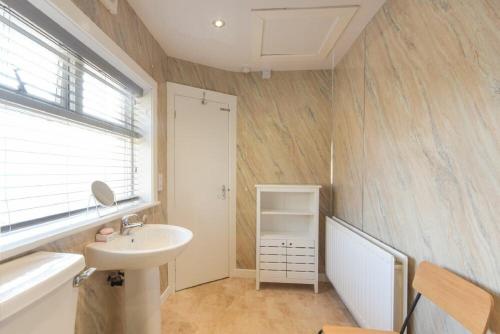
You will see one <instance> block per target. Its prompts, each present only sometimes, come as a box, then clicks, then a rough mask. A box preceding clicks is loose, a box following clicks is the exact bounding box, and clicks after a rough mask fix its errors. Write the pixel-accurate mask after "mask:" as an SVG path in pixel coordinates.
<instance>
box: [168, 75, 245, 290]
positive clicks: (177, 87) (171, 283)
mask: <svg viewBox="0 0 500 334" xmlns="http://www.w3.org/2000/svg"><path fill="white" fill-rule="evenodd" d="M165 90H166V92H165V93H166V96H167V224H170V223H171V221H172V219H173V218H172V212H173V208H174V189H175V184H174V180H175V174H174V166H175V163H174V159H175V156H174V148H175V136H174V133H175V121H174V118H175V103H174V100H175V96H176V95H181V96H186V97H191V98H197V99H200V100H201V99H203V98H205V99H206V100H209V101H215V102H219V103H227V104H228V106H229V110H230V112H229V134H228V135H229V152H228V153H229V161H228V164H229V166H228V171H229V184H228V188H229V192H228V194H229V244H228V252H229V268H228V273H229V277H231V276H233V275H234V273H235V271H236V126H237V125H236V124H237V123H236V109H237V97H236V96H234V95H228V94H223V93H219V92H215V91H211V90H207V89H201V88H196V87H191V86H186V85H181V84H177V83H173V82H167V84H166V88H165ZM160 154H161V152H160ZM188 247H189V246H188ZM168 288H169V290H170V291H171V293H175V291H176V288H175V260H174V261H172V262H170V263H169V264H168Z"/></svg>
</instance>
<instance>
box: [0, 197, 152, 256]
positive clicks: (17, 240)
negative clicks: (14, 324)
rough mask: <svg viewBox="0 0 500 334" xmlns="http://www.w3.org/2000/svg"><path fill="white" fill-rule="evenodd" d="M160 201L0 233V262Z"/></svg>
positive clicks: (144, 208)
mask: <svg viewBox="0 0 500 334" xmlns="http://www.w3.org/2000/svg"><path fill="white" fill-rule="evenodd" d="M159 204H160V202H152V203H134V204H131V205H130V206H127V207H124V208H122V209H120V210H118V211H116V212H113V213H110V214H107V215H104V216H101V217H99V216H98V215H97V212H92V213H89V214H88V215H87V214H82V215H77V216H75V217H72V218H66V219H61V220H58V221H55V222H53V223H48V224H43V225H40V226H36V227H32V228H27V229H24V230H19V231H14V232H8V233H4V234H2V235H0V262H1V261H4V260H6V259H8V258H11V257H13V256H16V255H18V254H21V253H24V252H27V251H30V250H32V249H35V248H37V247H40V246H42V245H45V244H47V243H49V242H52V241H55V240H57V239H61V238H64V237H67V236H70V235H73V234H76V233H79V232H82V231H85V230H87V229H90V228H92V227H96V226H99V225H103V224H106V223H109V222H112V221H114V220H117V219H120V218H121V217H123V216H124V215H127V214H131V213H135V212H139V211H143V210H146V209H149V208H152V207H155V206H157V205H159Z"/></svg>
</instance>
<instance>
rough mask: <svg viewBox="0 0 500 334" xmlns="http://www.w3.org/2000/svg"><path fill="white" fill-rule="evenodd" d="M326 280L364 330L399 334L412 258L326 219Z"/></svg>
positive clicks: (350, 228)
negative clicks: (409, 260)
mask: <svg viewBox="0 0 500 334" xmlns="http://www.w3.org/2000/svg"><path fill="white" fill-rule="evenodd" d="M326 276H327V277H328V279H329V280H330V282H331V283H332V284H333V286H334V288H335V290H336V291H337V293H338V294H339V296H340V298H341V299H342V300H343V302H344V303H345V305H346V306H347V308H348V309H349V311H350V312H351V314H352V315H353V317H354V319H355V320H356V322H357V323H358V325H360V326H361V327H363V328H372V329H380V330H395V331H399V329H400V327H401V324H402V323H403V320H404V317H405V316H406V305H407V282H408V258H407V257H406V256H405V255H404V254H402V253H400V252H398V251H396V250H395V249H393V248H390V247H389V246H387V245H385V244H383V243H382V242H380V241H378V240H376V239H374V238H372V237H370V236H369V235H367V234H366V233H364V232H362V231H360V230H358V229H356V228H355V227H353V226H351V225H349V224H347V223H345V222H343V221H341V220H340V219H337V218H329V217H327V219H326Z"/></svg>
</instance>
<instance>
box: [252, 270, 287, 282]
mask: <svg viewBox="0 0 500 334" xmlns="http://www.w3.org/2000/svg"><path fill="white" fill-rule="evenodd" d="M259 276H260V280H261V281H267V280H272V281H274V280H277V279H286V271H284V270H260V273H259Z"/></svg>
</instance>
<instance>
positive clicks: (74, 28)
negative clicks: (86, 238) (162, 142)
mask: <svg viewBox="0 0 500 334" xmlns="http://www.w3.org/2000/svg"><path fill="white" fill-rule="evenodd" d="M29 2H30V3H31V4H32V5H34V6H35V7H36V8H38V9H39V10H41V11H42V12H43V13H44V14H45V15H47V16H48V17H49V18H51V19H52V20H53V21H55V22H56V23H57V24H59V25H60V26H61V27H62V28H64V29H65V30H66V31H67V32H69V33H70V34H71V35H73V36H74V37H75V38H77V39H78V40H79V41H81V42H82V43H85V45H88V46H89V47H90V48H91V49H92V51H94V52H95V53H96V54H98V55H99V56H101V57H102V58H103V59H105V60H106V61H108V62H109V63H110V64H111V65H113V66H114V67H115V68H116V69H117V70H119V71H121V72H122V73H123V74H125V75H126V76H128V77H129V78H130V79H131V80H133V81H134V83H136V84H137V85H138V86H140V87H141V88H142V89H143V92H144V93H143V97H142V98H141V104H142V105H143V107H144V108H145V109H146V115H147V116H148V117H147V119H146V120H145V122H144V128H141V131H143V132H144V133H142V132H141V135H142V136H141V140H142V141H143V145H144V148H145V149H144V150H143V151H144V152H142V154H141V156H140V158H141V159H143V161H144V168H142V169H143V171H142V173H143V175H141V177H142V178H144V180H145V182H144V189H142V190H141V192H140V193H138V195H139V196H140V198H141V201H140V202H139V203H133V204H130V205H123V206H122V208H120V209H118V210H117V211H115V212H113V213H111V214H108V215H105V216H102V217H98V216H96V215H85V214H84V215H76V216H74V217H71V218H66V219H61V220H56V221H53V222H50V223H47V224H42V225H39V226H34V227H32V228H27V229H24V230H17V231H12V232H8V233H4V234H0V261H3V260H5V259H7V258H10V257H12V256H16V255H18V254H20V253H22V252H26V251H29V250H32V249H34V248H36V247H39V246H41V245H43V244H46V243H48V242H51V241H54V240H57V239H60V238H62V237H66V236H69V235H72V234H75V233H80V232H82V231H84V230H87V229H89V228H93V227H96V226H99V225H103V224H105V223H108V222H111V221H114V220H116V219H119V218H120V217H122V216H123V215H125V214H129V213H135V212H139V211H142V210H145V209H148V208H151V207H154V206H157V205H159V204H160V203H159V202H158V200H157V190H156V179H157V160H156V152H157V150H156V146H157V143H156V138H157V136H156V131H157V130H156V121H157V105H158V85H157V82H156V81H155V80H154V79H153V78H152V77H151V76H150V75H149V74H148V73H147V72H146V71H144V70H143V69H142V68H141V67H140V66H139V65H138V64H137V63H136V62H135V61H134V60H133V59H132V58H131V57H130V56H129V55H128V54H127V53H125V51H123V50H122V49H121V48H120V47H119V46H118V45H117V44H116V43H115V42H114V41H113V40H112V39H111V38H110V37H109V36H107V35H106V34H105V33H104V32H103V31H102V30H101V29H100V28H99V27H98V26H97V25H96V24H95V23H94V22H93V21H92V20H91V19H90V18H89V17H87V16H86V15H85V14H84V13H83V12H82V11H81V10H80V9H79V8H78V7H77V6H76V5H75V4H73V2H72V1H67V0H29ZM47 105H49V106H50V105H51V104H50V103H47ZM75 114H76V113H75Z"/></svg>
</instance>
